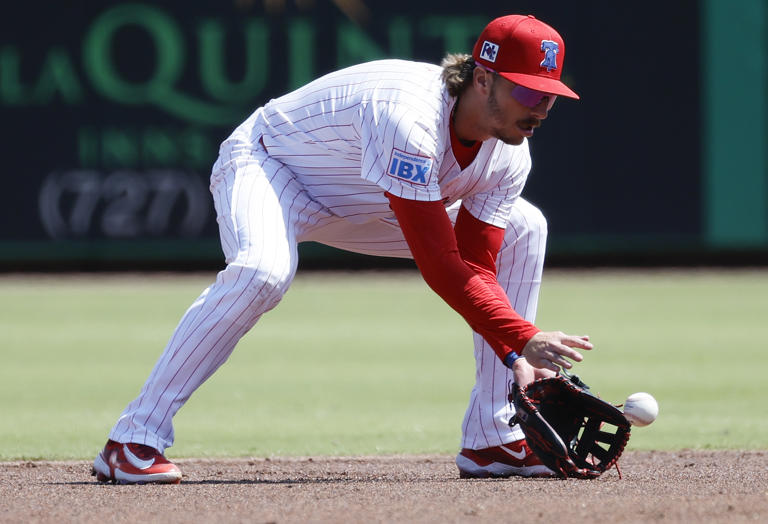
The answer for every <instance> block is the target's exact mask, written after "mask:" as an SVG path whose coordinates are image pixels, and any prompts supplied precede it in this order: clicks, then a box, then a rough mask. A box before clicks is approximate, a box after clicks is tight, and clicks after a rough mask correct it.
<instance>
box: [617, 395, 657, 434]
mask: <svg viewBox="0 0 768 524" xmlns="http://www.w3.org/2000/svg"><path fill="white" fill-rule="evenodd" d="M658 415H659V403H658V402H656V399H655V398H653V396H652V395H650V394H649V393H643V392H641V393H632V394H631V395H630V396H628V397H627V400H626V402H624V416H625V417H627V420H629V422H630V423H631V424H632V425H633V426H638V427H641V426H647V425H648V424H650V423H651V422H653V421H654V420H656V417H657V416H658Z"/></svg>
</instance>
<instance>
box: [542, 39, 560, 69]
mask: <svg viewBox="0 0 768 524" xmlns="http://www.w3.org/2000/svg"><path fill="white" fill-rule="evenodd" d="M541 50H542V51H544V60H542V61H541V64H539V65H540V66H541V67H546V68H547V72H550V71H552V70H553V69H557V53H559V52H560V46H559V45H557V42H553V41H552V40H542V41H541Z"/></svg>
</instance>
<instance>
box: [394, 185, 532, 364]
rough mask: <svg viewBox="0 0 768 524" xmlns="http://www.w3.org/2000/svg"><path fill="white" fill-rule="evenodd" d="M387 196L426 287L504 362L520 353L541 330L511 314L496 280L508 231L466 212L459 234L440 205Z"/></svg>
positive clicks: (458, 221)
mask: <svg viewBox="0 0 768 524" xmlns="http://www.w3.org/2000/svg"><path fill="white" fill-rule="evenodd" d="M387 197H388V198H389V201H390V206H391V207H392V210H393V211H394V212H395V216H396V217H397V220H398V222H399V223H400V228H401V229H402V231H403V235H404V236H405V240H406V241H407V242H408V247H409V248H410V249H411V254H412V255H413V259H414V261H415V262H416V265H417V266H418V267H419V270H420V271H421V274H422V276H423V277H424V280H425V282H426V283H427V285H428V286H429V287H430V288H432V290H433V291H435V293H437V294H438V295H439V296H440V297H441V298H442V299H443V300H445V302H446V303H447V304H448V305H449V306H451V307H452V308H453V309H454V310H455V311H456V312H458V313H459V314H460V315H461V316H462V317H464V319H465V320H466V321H467V323H468V324H469V325H470V326H471V327H472V329H473V330H475V331H476V332H478V333H479V334H480V335H481V336H482V337H483V338H484V339H485V340H486V341H487V342H488V343H489V344H490V345H491V347H492V348H493V350H494V351H495V352H496V354H497V355H498V356H499V358H500V359H501V360H504V357H506V356H507V355H508V354H509V353H511V352H512V351H514V352H516V353H518V354H520V353H521V352H522V350H523V347H525V344H526V343H527V342H528V340H530V338H531V337H532V336H533V335H535V334H536V333H538V332H539V329H538V328H537V327H536V326H534V325H533V324H531V323H530V322H528V321H527V320H525V319H524V318H523V317H521V316H520V315H518V314H517V312H516V311H515V310H514V309H512V306H511V305H510V303H509V300H508V299H507V297H506V294H505V293H504V290H503V289H502V288H501V286H499V284H498V282H497V281H496V263H495V260H496V253H498V250H499V247H500V246H501V241H502V239H503V237H504V230H503V229H501V228H497V227H495V226H492V225H490V224H486V223H484V222H482V221H480V220H477V219H475V218H474V217H473V216H471V215H470V213H469V212H468V211H466V210H465V209H464V208H462V209H461V211H460V212H459V217H458V219H457V221H456V232H455V233H454V229H453V226H452V224H451V221H450V219H449V218H448V214H447V213H446V212H445V208H444V207H443V204H442V203H441V202H420V201H415V200H407V199H403V198H399V197H396V196H394V195H391V194H389V193H387ZM457 238H459V239H460V240H461V250H460V249H459V245H458V242H457ZM463 257H466V261H465V259H464V258H463Z"/></svg>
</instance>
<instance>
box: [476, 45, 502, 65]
mask: <svg viewBox="0 0 768 524" xmlns="http://www.w3.org/2000/svg"><path fill="white" fill-rule="evenodd" d="M498 54H499V46H497V45H496V44H494V43H493V42H489V41H488V40H486V41H485V42H483V48H482V51H480V58H483V59H485V60H488V61H489V62H495V61H496V55H498Z"/></svg>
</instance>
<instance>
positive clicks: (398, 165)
mask: <svg viewBox="0 0 768 524" xmlns="http://www.w3.org/2000/svg"><path fill="white" fill-rule="evenodd" d="M430 171H432V159H431V158H429V157H428V156H421V155H414V154H411V153H406V152H405V151H401V150H399V149H393V150H392V156H391V157H389V168H388V169H387V174H388V175H389V176H391V177H394V178H399V179H402V180H407V181H409V182H411V183H413V184H420V185H423V186H426V185H427V183H428V182H429V174H430Z"/></svg>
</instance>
